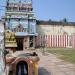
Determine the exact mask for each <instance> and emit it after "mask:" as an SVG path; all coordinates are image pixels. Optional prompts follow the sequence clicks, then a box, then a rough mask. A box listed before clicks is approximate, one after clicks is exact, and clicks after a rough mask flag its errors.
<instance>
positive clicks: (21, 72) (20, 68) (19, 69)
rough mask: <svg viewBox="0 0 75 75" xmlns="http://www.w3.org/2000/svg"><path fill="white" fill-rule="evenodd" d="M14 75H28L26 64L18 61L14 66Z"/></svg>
mask: <svg viewBox="0 0 75 75" xmlns="http://www.w3.org/2000/svg"><path fill="white" fill-rule="evenodd" d="M16 75H28V64H27V62H25V61H20V62H18V63H17V65H16Z"/></svg>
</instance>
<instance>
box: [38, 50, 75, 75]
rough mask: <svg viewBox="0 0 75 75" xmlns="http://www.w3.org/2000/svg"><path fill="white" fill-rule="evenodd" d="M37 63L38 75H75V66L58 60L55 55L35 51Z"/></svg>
mask: <svg viewBox="0 0 75 75" xmlns="http://www.w3.org/2000/svg"><path fill="white" fill-rule="evenodd" d="M37 53H38V55H39V57H40V61H39V75H75V65H74V64H71V63H69V62H65V61H64V60H61V59H59V58H58V57H57V56H56V55H53V54H50V53H46V55H43V54H42V52H40V51H37Z"/></svg>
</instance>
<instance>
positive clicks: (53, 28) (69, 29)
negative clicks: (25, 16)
mask: <svg viewBox="0 0 75 75" xmlns="http://www.w3.org/2000/svg"><path fill="white" fill-rule="evenodd" d="M65 32H66V33H67V34H68V35H71V34H74V33H75V26H68V25H65V26H63V25H37V33H39V34H46V35H50V34H54V35H57V34H63V33H65Z"/></svg>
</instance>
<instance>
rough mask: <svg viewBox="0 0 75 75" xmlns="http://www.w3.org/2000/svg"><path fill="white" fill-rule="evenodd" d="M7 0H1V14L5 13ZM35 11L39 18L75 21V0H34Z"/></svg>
mask: <svg viewBox="0 0 75 75" xmlns="http://www.w3.org/2000/svg"><path fill="white" fill-rule="evenodd" d="M5 2H6V0H0V9H2V10H0V16H3V15H4V14H5V8H4V7H1V6H5ZM33 12H34V14H35V16H36V18H37V19H38V20H49V19H51V20H54V21H60V20H62V19H63V18H66V19H67V20H68V21H73V22H75V0H33Z"/></svg>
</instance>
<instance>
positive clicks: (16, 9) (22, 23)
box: [3, 0, 37, 51]
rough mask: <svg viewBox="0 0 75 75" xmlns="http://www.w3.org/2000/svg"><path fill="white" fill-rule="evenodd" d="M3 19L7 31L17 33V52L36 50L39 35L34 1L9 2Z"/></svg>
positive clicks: (12, 0) (17, 0) (9, 0)
mask: <svg viewBox="0 0 75 75" xmlns="http://www.w3.org/2000/svg"><path fill="white" fill-rule="evenodd" d="M3 19H4V20H5V23H6V24H5V29H6V30H10V31H12V32H14V33H15V38H16V43H17V45H15V46H14V48H15V47H16V50H17V51H19V50H25V49H34V48H35V37H36V36H37V33H36V18H35V16H34V13H33V7H32V0H8V1H7V4H6V13H5V17H3ZM12 38H13V37H12ZM8 46H9V45H8ZM6 47H7V44H6ZM9 48H10V46H9Z"/></svg>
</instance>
